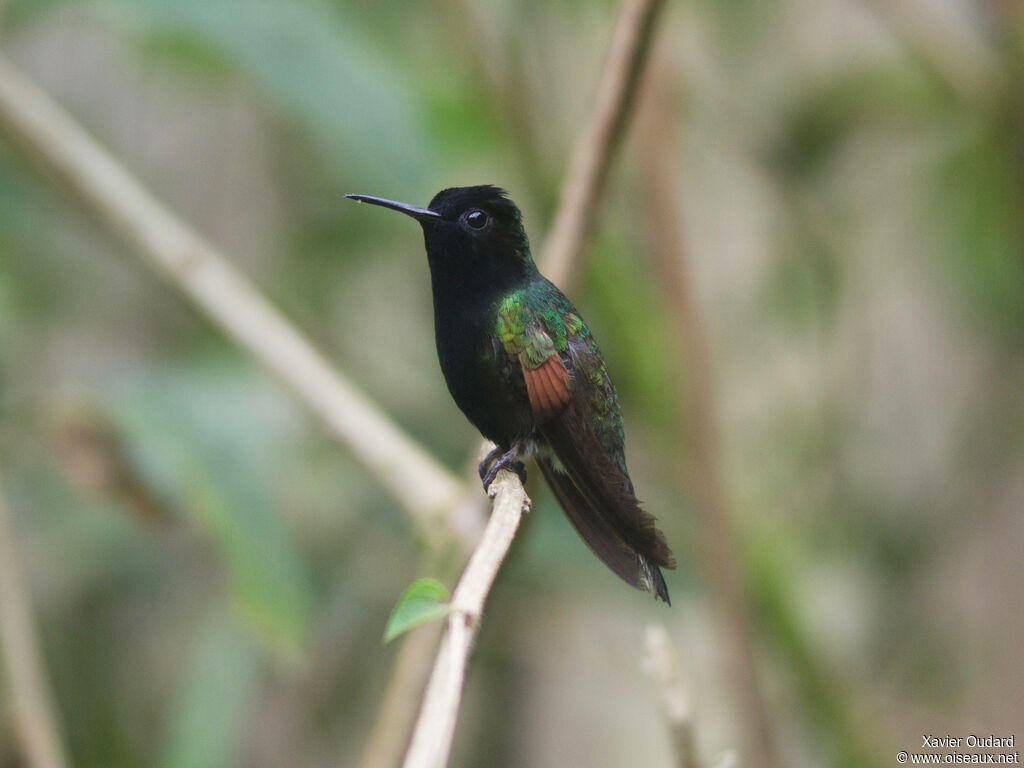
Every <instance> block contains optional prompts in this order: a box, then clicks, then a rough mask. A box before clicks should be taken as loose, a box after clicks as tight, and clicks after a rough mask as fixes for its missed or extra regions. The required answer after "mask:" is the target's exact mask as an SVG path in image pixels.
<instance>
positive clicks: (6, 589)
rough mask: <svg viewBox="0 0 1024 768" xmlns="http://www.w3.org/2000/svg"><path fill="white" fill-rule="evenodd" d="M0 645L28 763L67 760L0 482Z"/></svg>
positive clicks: (61, 764)
mask: <svg viewBox="0 0 1024 768" xmlns="http://www.w3.org/2000/svg"><path fill="white" fill-rule="evenodd" d="M0 646H2V648H0V651H2V652H3V662H4V666H5V667H6V669H7V679H8V680H9V682H10V686H11V699H12V701H13V703H14V711H15V720H16V723H17V728H18V732H19V734H20V736H21V742H22V747H23V748H24V750H25V764H26V765H27V766H31V768H65V767H66V766H67V765H68V761H67V758H66V757H65V753H64V747H63V743H62V740H61V736H60V732H61V728H60V725H59V724H58V717H57V712H56V710H55V709H54V706H53V697H52V696H51V694H50V689H49V684H48V682H47V679H46V671H45V668H44V667H43V659H42V653H41V652H40V650H39V638H38V636H37V634H36V628H35V623H34V621H33V619H32V611H31V608H30V607H29V598H28V592H27V590H26V589H25V584H24V582H23V581H22V575H21V569H20V565H19V558H18V548H17V546H15V543H14V531H13V529H12V527H11V521H10V514H9V513H8V511H7V504H6V499H5V498H4V492H3V484H2V483H0Z"/></svg>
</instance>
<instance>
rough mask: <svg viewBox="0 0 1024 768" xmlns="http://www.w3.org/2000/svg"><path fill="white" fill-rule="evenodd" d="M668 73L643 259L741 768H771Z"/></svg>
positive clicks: (646, 154) (651, 108)
mask: <svg viewBox="0 0 1024 768" xmlns="http://www.w3.org/2000/svg"><path fill="white" fill-rule="evenodd" d="M670 72H671V68H670V67H669V66H668V65H667V64H666V62H665V61H662V60H659V61H658V62H657V69H656V71H655V73H654V78H653V82H652V84H651V89H650V91H649V99H648V100H647V103H646V104H645V108H646V109H645V118H646V119H645V120H644V123H643V128H644V129H645V135H644V140H643V141H642V142H641V145H642V147H643V156H642V162H643V168H644V187H645V189H646V190H647V194H648V202H647V206H646V210H647V212H648V215H649V217H650V221H651V232H652V249H651V251H652V255H653V257H654V261H655V266H656V269H657V274H658V278H659V283H660V284H661V286H662V287H663V289H664V291H665V294H666V296H667V298H668V302H667V305H668V307H669V313H670V318H671V322H672V329H673V333H672V335H671V338H672V339H673V340H674V342H675V343H676V344H677V349H676V357H677V360H678V363H679V366H678V367H679V370H678V374H677V375H678V386H679V389H680V396H679V397H678V398H677V402H679V403H680V404H681V408H682V412H681V413H680V416H679V418H680V421H681V423H683V424H685V426H686V431H687V432H688V433H689V436H690V439H689V445H688V449H687V451H686V453H685V455H684V456H683V457H682V460H683V464H684V470H685V471H684V477H686V478H687V480H688V481H689V484H690V486H691V487H692V489H693V492H694V495H695V497H696V502H697V504H696V506H697V511H698V512H699V513H700V522H701V527H702V542H701V546H700V547H699V548H697V550H698V551H701V552H703V553H704V554H705V557H704V564H705V566H706V568H707V578H708V582H709V586H710V588H711V590H712V595H713V598H714V601H715V604H716V605H717V606H718V608H719V610H720V611H721V612H722V617H723V625H724V626H723V634H724V635H725V641H726V643H727V644H728V645H727V649H728V650H727V658H728V659H729V663H730V666H731V675H730V677H731V678H732V682H733V686H734V689H735V694H736V698H737V703H738V704H739V706H740V710H741V713H742V719H743V723H744V727H743V730H744V732H745V733H746V735H747V741H748V744H747V753H746V754H745V755H744V764H745V765H748V766H750V767H751V768H773V767H774V766H775V765H776V764H777V763H776V757H775V746H774V737H773V732H772V723H771V718H770V717H769V715H768V711H767V708H766V706H765V702H764V696H763V694H762V690H761V682H760V676H759V674H758V669H757V652H756V649H757V643H756V641H755V639H754V632H753V626H752V619H751V616H750V606H749V598H748V595H747V590H746V585H745V583H744V578H743V569H742V564H741V559H740V554H739V551H738V549H739V548H738V545H737V541H736V534H735V531H734V530H733V523H732V517H731V514H730V509H729V502H728V496H727V493H726V489H725V482H724V479H723V475H722V466H721V452H722V449H721V444H720V443H721V440H720V436H719V433H718V425H717V422H716V420H715V410H716V409H715V394H714V386H713V384H712V379H711V353H710V349H709V345H708V339H707V334H706V331H705V325H704V318H703V315H702V312H701V309H700V306H699V303H698V301H697V297H696V294H695V292H694V287H693V280H692V277H691V275H690V271H689V270H690V268H689V264H688V261H687V254H686V249H685V247H684V245H683V232H682V228H681V226H680V219H681V215H682V203H681V201H680V195H679V188H678V186H677V184H676V179H675V176H674V174H673V173H672V169H673V168H674V163H673V158H674V157H675V154H676V152H675V147H674V143H673V139H672V137H673V134H674V120H675V115H674V113H673V110H672V104H673V93H672V91H673V89H672V85H673V83H672V80H671V78H670V76H669V73H670Z"/></svg>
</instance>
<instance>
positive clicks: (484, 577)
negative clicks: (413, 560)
mask: <svg viewBox="0 0 1024 768" xmlns="http://www.w3.org/2000/svg"><path fill="white" fill-rule="evenodd" d="M490 495H491V497H492V498H493V499H494V508H493V510H492V511H491V519H490V520H489V521H488V523H487V528H486V529H485V530H484V535H483V538H482V539H481V540H480V543H479V545H477V548H476V549H475V550H474V552H473V556H472V557H471V558H470V559H469V564H468V565H467V566H466V570H465V571H463V573H462V578H460V579H459V583H458V586H456V587H455V592H454V594H453V595H452V603H451V612H450V613H449V615H448V628H447V630H448V631H447V633H446V634H445V636H444V639H443V640H442V641H441V647H440V649H439V650H438V653H437V658H436V660H435V662H434V671H433V672H432V673H431V676H430V683H429V684H428V685H427V692H426V695H425V696H424V699H423V708H422V709H421V710H420V716H419V719H418V720H417V722H416V730H415V731H414V732H413V735H412V743H411V744H410V746H409V751H408V752H407V753H406V756H405V762H404V763H403V766H404V768H443V767H444V766H445V765H447V764H448V755H449V754H450V753H451V748H452V738H453V737H454V735H455V722H456V720H457V719H458V714H459V706H460V704H461V703H462V688H463V683H464V681H465V676H466V667H467V666H468V664H469V654H470V651H472V649H473V641H474V640H475V639H476V635H477V632H479V630H480V618H481V616H482V615H483V611H484V603H485V602H486V600H487V595H488V593H489V592H490V590H491V585H492V584H494V579H495V578H496V577H497V575H498V569H499V568H501V564H502V562H503V561H504V559H505V555H506V554H508V550H509V547H511V546H512V540H513V538H515V535H516V531H517V530H518V528H519V522H520V521H521V520H522V517H523V513H524V512H526V511H528V510H529V508H530V499H529V497H528V496H527V495H526V490H525V489H524V488H523V484H522V483H521V482H520V481H519V478H518V477H517V476H516V475H515V474H513V473H512V472H508V471H507V470H502V471H501V472H499V473H498V476H497V477H496V478H495V480H494V482H493V483H492V484H491V489H490Z"/></svg>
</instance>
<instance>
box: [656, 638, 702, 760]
mask: <svg viewBox="0 0 1024 768" xmlns="http://www.w3.org/2000/svg"><path fill="white" fill-rule="evenodd" d="M646 640H647V659H646V661H647V664H646V668H647V671H648V672H649V674H650V675H651V677H653V678H654V681H655V682H656V683H657V684H658V690H659V691H660V693H661V703H662V709H663V710H664V712H665V720H666V721H667V722H668V727H669V731H670V732H671V733H672V747H673V751H674V753H675V756H676V766H677V768H700V762H698V759H697V744H696V739H695V738H694V735H693V711H692V706H691V704H690V693H689V691H688V690H687V689H686V683H685V682H684V680H683V672H682V669H680V666H679V654H678V653H677V652H676V649H675V647H674V646H673V644H672V639H671V638H670V637H669V635H668V632H667V631H666V629H665V627H664V626H662V625H661V624H652V625H650V626H649V627H647V638H646Z"/></svg>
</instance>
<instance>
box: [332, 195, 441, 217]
mask: <svg viewBox="0 0 1024 768" xmlns="http://www.w3.org/2000/svg"><path fill="white" fill-rule="evenodd" d="M345 197H347V198H350V199H352V200H358V201H359V202H360V203H369V204H370V205H379V206H381V207H383V208H390V209H391V210H393V211H399V212H401V213H404V214H405V215H406V216H412V217H413V218H414V219H416V220H417V221H429V220H430V219H440V218H441V214H440V213H438V212H437V211H432V210H430V209H429V208H420V207H419V206H417V205H409V204H408V203H398V202H395V201H394V200H385V199H384V198H383V197H371V196H370V195H345Z"/></svg>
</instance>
